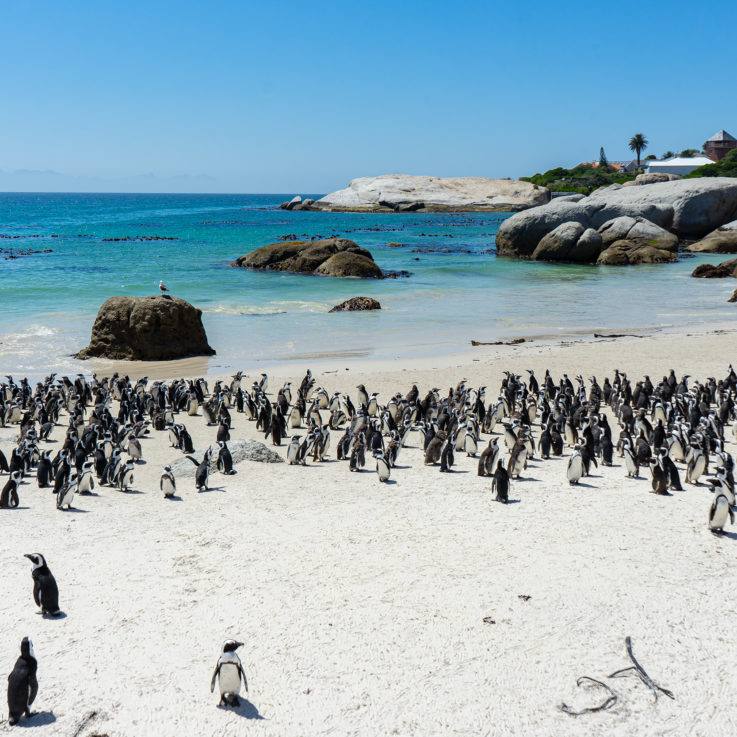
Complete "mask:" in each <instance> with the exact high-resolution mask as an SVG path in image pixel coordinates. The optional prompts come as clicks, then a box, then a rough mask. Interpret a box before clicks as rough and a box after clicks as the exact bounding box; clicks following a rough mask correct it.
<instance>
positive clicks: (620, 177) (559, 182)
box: [521, 164, 636, 195]
mask: <svg viewBox="0 0 737 737" xmlns="http://www.w3.org/2000/svg"><path fill="white" fill-rule="evenodd" d="M635 176H636V173H635V172H632V173H628V172H624V171H616V170H614V169H612V168H611V167H609V166H606V167H604V166H601V165H600V166H594V165H593V164H579V165H578V166H574V167H573V168H572V169H565V168H564V167H562V166H558V167H556V168H555V169H549V170H548V171H546V172H544V173H542V174H540V173H538V174H533V175H532V176H531V177H521V179H522V181H523V182H530V183H531V184H537V185H539V186H541V187H547V188H548V189H549V190H550V191H551V192H575V193H579V194H584V195H588V194H591V193H592V192H593V191H594V190H595V189H598V188H599V187H607V186H609V185H610V184H624V183H625V182H629V181H632V180H633V179H634V178H635Z"/></svg>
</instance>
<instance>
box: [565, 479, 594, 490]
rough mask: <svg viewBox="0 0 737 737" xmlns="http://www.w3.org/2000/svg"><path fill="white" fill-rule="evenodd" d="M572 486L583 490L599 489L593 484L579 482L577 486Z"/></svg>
mask: <svg viewBox="0 0 737 737" xmlns="http://www.w3.org/2000/svg"><path fill="white" fill-rule="evenodd" d="M571 486H574V487H575V486H579V487H581V488H583V489H598V488H599V487H598V486H594V485H593V484H587V483H586V482H585V481H579V482H578V483H577V484H571Z"/></svg>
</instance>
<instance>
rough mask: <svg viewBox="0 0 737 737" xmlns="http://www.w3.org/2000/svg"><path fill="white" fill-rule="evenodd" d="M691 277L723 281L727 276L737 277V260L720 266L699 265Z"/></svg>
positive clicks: (731, 260) (722, 263) (723, 262)
mask: <svg viewBox="0 0 737 737" xmlns="http://www.w3.org/2000/svg"><path fill="white" fill-rule="evenodd" d="M691 276H695V277H696V278H697V279H723V278H725V277H727V276H737V258H732V259H729V261H722V262H721V263H720V264H699V265H698V266H697V267H696V268H695V269H694V270H693V271H692V272H691Z"/></svg>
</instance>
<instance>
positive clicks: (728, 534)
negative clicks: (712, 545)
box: [715, 530, 737, 540]
mask: <svg viewBox="0 0 737 737" xmlns="http://www.w3.org/2000/svg"><path fill="white" fill-rule="evenodd" d="M715 536H716V537H728V538H729V539H730V540H737V532H729V531H728V530H722V531H721V532H719V533H716V535H715Z"/></svg>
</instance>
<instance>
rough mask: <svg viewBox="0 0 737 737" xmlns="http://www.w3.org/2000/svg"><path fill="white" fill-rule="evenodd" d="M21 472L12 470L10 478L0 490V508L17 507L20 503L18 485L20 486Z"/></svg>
mask: <svg viewBox="0 0 737 737" xmlns="http://www.w3.org/2000/svg"><path fill="white" fill-rule="evenodd" d="M20 480H21V472H20V471H12V472H11V474H10V478H9V479H8V480H7V481H6V482H5V486H3V490H2V492H0V509H16V508H17V507H18V505H19V504H20V497H19V496H18V487H19V486H20Z"/></svg>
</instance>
